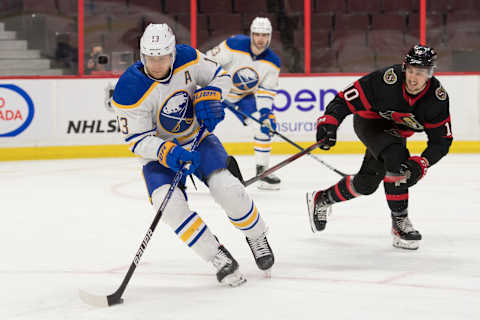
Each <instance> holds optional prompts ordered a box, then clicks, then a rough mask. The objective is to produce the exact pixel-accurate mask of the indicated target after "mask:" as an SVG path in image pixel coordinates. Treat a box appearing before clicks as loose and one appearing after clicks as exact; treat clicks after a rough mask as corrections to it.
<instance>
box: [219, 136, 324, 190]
mask: <svg viewBox="0 0 480 320" xmlns="http://www.w3.org/2000/svg"><path fill="white" fill-rule="evenodd" d="M319 145H320V142H317V143H314V144H312V145H311V146H310V147H308V148H306V149H303V150H302V151H300V152H299V153H296V154H294V155H293V156H291V157H289V158H287V159H285V160H283V161H282V162H279V163H277V164H276V165H274V166H273V167H270V168H268V169H267V170H265V171H263V172H262V173H261V174H259V175H257V176H255V177H253V178H250V179H248V180H247V181H244V180H243V177H242V174H241V172H240V168H239V166H238V163H237V160H235V158H234V157H232V156H229V157H228V158H227V167H228V168H227V169H228V171H230V172H231V173H232V174H233V175H234V176H235V177H237V178H238V179H239V180H240V182H242V184H243V185H244V186H245V187H248V186H249V185H251V184H252V183H254V182H256V181H258V180H260V179H262V178H264V177H266V176H268V175H269V174H271V173H273V172H275V171H277V170H278V169H280V168H283V167H285V166H286V165H287V164H289V163H291V162H293V161H295V160H297V159H298V158H300V157H302V156H304V155H305V154H308V153H309V152H311V151H312V150H315V148H318V146H319Z"/></svg>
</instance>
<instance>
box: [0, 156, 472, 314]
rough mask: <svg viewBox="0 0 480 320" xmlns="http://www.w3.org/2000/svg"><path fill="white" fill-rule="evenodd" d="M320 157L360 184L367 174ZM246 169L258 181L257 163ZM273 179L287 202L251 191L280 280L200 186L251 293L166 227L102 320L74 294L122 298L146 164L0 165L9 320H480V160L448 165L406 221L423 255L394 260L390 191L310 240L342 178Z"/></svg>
mask: <svg viewBox="0 0 480 320" xmlns="http://www.w3.org/2000/svg"><path fill="white" fill-rule="evenodd" d="M319 157H321V158H322V159H323V160H325V161H326V162H328V163H329V164H331V165H333V166H335V167H337V168H338V169H340V170H343V171H346V172H351V173H354V172H355V171H356V170H357V169H358V167H359V165H360V163H361V156H360V155H349V156H347V155H321V156H319ZM284 158H286V156H275V157H273V159H272V163H277V162H278V161H281V160H283V159H284ZM238 160H239V163H240V167H241V168H242V171H243V175H244V177H245V178H250V177H252V176H253V174H254V164H253V159H252V158H251V157H246V156H240V157H238ZM277 173H278V175H279V176H280V177H281V178H282V179H283V185H282V189H281V190H280V191H260V190H257V189H256V187H255V185H252V186H250V187H248V190H249V192H250V194H251V195H252V197H253V198H254V199H255V201H256V203H257V207H258V208H259V209H260V211H261V214H262V215H263V217H264V219H265V220H266V222H267V223H268V225H269V227H270V230H269V241H270V244H271V246H272V248H273V250H274V251H275V255H276V256H275V258H276V264H275V266H274V270H273V272H272V278H271V279H265V278H263V277H262V273H261V272H260V271H259V270H257V268H256V266H255V262H254V260H253V258H252V256H251V253H250V251H249V249H248V246H247V244H246V242H245V239H244V237H243V235H242V234H241V233H240V232H239V231H237V230H236V229H234V227H233V226H232V225H231V224H230V223H229V222H228V221H227V219H226V217H225V214H224V213H223V211H222V210H221V209H220V207H219V206H218V205H216V204H215V203H214V202H213V200H212V198H211V197H210V195H209V194H208V190H207V189H206V188H205V187H204V186H203V185H201V183H200V182H199V181H198V180H197V186H199V187H200V188H199V190H198V191H195V190H194V189H193V186H192V184H191V183H189V184H188V193H189V198H190V206H191V208H192V209H193V210H196V211H197V212H198V213H199V214H200V215H201V216H202V217H203V219H204V220H205V222H206V223H207V224H208V225H209V227H210V229H211V230H212V231H213V232H214V233H215V234H216V235H217V236H218V237H219V238H220V240H221V242H222V243H223V244H225V245H226V246H227V247H228V248H229V250H230V251H231V252H232V254H233V255H234V256H235V257H236V259H237V260H238V261H239V263H240V268H241V270H242V271H243V272H244V273H245V275H246V276H247V278H248V282H247V283H246V284H245V285H243V286H241V287H238V288H224V287H221V286H220V285H219V284H218V283H217V281H216V278H215V275H214V270H213V267H212V266H210V265H208V264H206V263H205V262H203V261H202V260H201V259H200V258H199V257H197V256H196V255H194V254H193V252H191V251H190V249H188V248H186V247H185V246H184V244H183V243H182V242H181V241H180V240H178V239H177V238H176V236H175V235H174V233H173V232H172V231H171V230H170V229H169V228H168V227H167V226H166V225H164V224H163V223H160V224H159V226H158V228H157V230H156V231H155V233H154V235H153V238H152V240H151V241H150V243H149V246H148V248H147V250H146V252H145V254H144V256H143V257H142V260H141V264H140V265H139V266H138V268H137V270H136V272H135V274H134V276H133V278H132V280H131V281H130V283H129V286H128V287H127V290H126V292H125V294H124V298H125V303H124V304H122V305H118V306H115V307H111V308H103V309H102V308H100V309H99V308H93V307H90V306H88V305H86V304H84V303H83V302H82V301H81V300H80V299H79V297H78V289H84V290H87V291H89V292H92V293H96V294H105V295H107V294H110V293H113V292H114V291H115V290H116V289H117V287H118V286H119V285H120V282H121V281H122V279H123V277H124V275H125V273H126V269H127V268H128V266H129V265H130V263H131V261H132V259H133V257H134V255H135V252H136V250H137V248H138V246H139V245H140V243H141V241H142V239H143V237H144V235H145V233H146V231H147V228H148V226H149V225H150V223H151V221H152V219H153V210H152V208H151V206H150V204H149V202H148V198H147V195H146V188H145V185H144V182H143V180H142V178H141V175H140V170H139V168H138V165H137V161H136V160H135V159H133V158H123V159H86V160H56V161H21V162H0V181H1V183H0V195H1V196H0V201H1V207H0V208H1V216H0V217H1V220H0V250H1V251H0V252H1V254H2V258H1V259H0V319H2V320H10V319H16V320H17V319H18V320H20V319H42V320H49V319H51V320H57V319H75V320H78V319H88V320H95V319H115V320H123V319H125V320H127V319H128V320H131V319H141V320H145V319H162V320H164V319H208V320H213V319H228V320H236V319H238V320H240V319H241V320H248V319H250V320H253V319H262V320H263V319H276V320H278V319H295V320H299V319H309V320H310V319H329V320H330V319H369V320H375V319H379V320H385V319H436V320H438V319H480V253H479V252H480V250H479V243H480V232H479V230H480V155H459V154H451V155H448V156H447V157H446V158H444V159H443V160H442V161H441V162H440V163H438V164H437V165H436V166H434V167H433V168H431V169H430V170H429V172H428V174H427V176H426V177H425V178H424V180H422V181H421V183H419V184H418V185H417V186H415V187H413V188H412V189H411V192H410V217H411V220H412V223H413V224H414V226H415V227H416V228H417V229H418V230H419V231H420V232H421V233H422V234H423V237H424V240H423V241H422V242H421V244H420V249H419V250H417V251H407V250H401V249H396V248H393V247H392V245H391V235H390V223H391V222H390V218H389V212H388V209H387V204H386V201H385V199H384V197H385V196H384V194H383V187H382V186H381V187H380V188H379V189H378V191H377V192H376V193H375V194H374V195H372V196H369V197H364V198H359V199H355V200H353V201H350V202H347V203H342V204H337V205H335V206H334V207H333V214H332V216H331V218H330V220H329V222H328V225H327V228H326V230H325V231H324V232H322V233H319V234H312V233H311V231H310V227H309V224H308V218H307V209H306V205H305V192H306V191H309V190H312V189H320V188H326V187H328V186H330V185H331V184H333V183H335V182H336V181H338V179H339V176H338V175H336V174H335V173H334V172H332V171H330V170H328V169H327V168H325V167H324V166H322V165H321V164H320V163H318V162H317V161H314V160H313V159H311V158H309V157H303V158H301V159H298V160H296V161H295V162H293V163H291V164H289V165H288V166H286V167H284V168H282V169H280V170H279V171H278V172H277Z"/></svg>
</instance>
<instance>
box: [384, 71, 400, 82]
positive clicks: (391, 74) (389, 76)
mask: <svg viewBox="0 0 480 320" xmlns="http://www.w3.org/2000/svg"><path fill="white" fill-rule="evenodd" d="M397 79H398V77H397V74H396V73H395V71H393V68H390V69H388V70H387V71H385V73H384V74H383V81H385V83H386V84H394V83H395V82H397Z"/></svg>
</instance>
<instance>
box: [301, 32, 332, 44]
mask: <svg viewBox="0 0 480 320" xmlns="http://www.w3.org/2000/svg"><path fill="white" fill-rule="evenodd" d="M302 33H303V32H302ZM311 39H312V44H311V46H312V48H329V47H331V46H332V43H331V41H332V40H331V33H330V31H328V30H312V33H311Z"/></svg>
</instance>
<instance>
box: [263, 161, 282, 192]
mask: <svg viewBox="0 0 480 320" xmlns="http://www.w3.org/2000/svg"><path fill="white" fill-rule="evenodd" d="M265 170H267V168H265V167H264V166H260V165H258V164H257V175H259V174H261V173H262V172H264V171H265ZM281 182H282V181H281V180H280V178H279V177H277V176H276V175H274V174H269V175H268V176H266V177H264V178H262V179H260V183H259V184H258V189H263V190H279V189H280V183H281Z"/></svg>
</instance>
